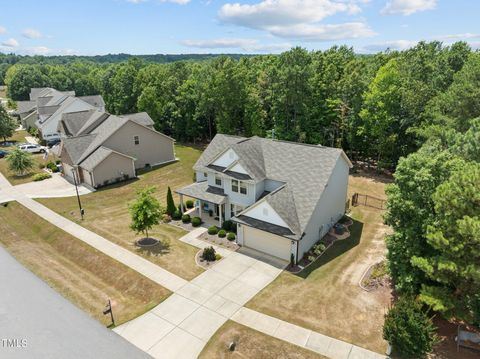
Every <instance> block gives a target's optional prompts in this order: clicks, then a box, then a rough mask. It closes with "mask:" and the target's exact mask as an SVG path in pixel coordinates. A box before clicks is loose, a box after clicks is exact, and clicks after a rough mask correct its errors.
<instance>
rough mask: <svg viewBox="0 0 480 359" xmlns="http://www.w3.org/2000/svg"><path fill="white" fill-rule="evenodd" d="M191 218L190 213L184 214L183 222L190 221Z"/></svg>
mask: <svg viewBox="0 0 480 359" xmlns="http://www.w3.org/2000/svg"><path fill="white" fill-rule="evenodd" d="M190 220H191V218H190V215H189V214H184V215H183V216H182V222H183V223H190Z"/></svg>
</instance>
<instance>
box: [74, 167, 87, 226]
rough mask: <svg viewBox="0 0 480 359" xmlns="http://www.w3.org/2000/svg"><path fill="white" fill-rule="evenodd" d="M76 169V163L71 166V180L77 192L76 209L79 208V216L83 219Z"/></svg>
mask: <svg viewBox="0 0 480 359" xmlns="http://www.w3.org/2000/svg"><path fill="white" fill-rule="evenodd" d="M77 171H78V165H75V166H73V170H72V173H73V182H74V183H75V191H76V192H77V201H78V209H79V210H80V216H81V217H82V221H83V214H84V213H85V211H84V210H83V208H82V202H81V201H80V195H79V194H78V183H77Z"/></svg>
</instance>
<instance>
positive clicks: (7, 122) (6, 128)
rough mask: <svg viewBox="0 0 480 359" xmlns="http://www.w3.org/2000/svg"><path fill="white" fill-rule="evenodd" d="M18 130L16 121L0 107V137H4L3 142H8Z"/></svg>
mask: <svg viewBox="0 0 480 359" xmlns="http://www.w3.org/2000/svg"><path fill="white" fill-rule="evenodd" d="M16 128H17V123H16V121H15V120H14V119H13V118H12V117H10V115H9V114H8V113H7V111H6V110H5V108H4V107H3V106H2V105H0V137H3V141H6V140H7V137H11V136H12V135H13V133H14V132H15V129H16Z"/></svg>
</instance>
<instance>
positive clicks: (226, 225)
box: [222, 220, 233, 231]
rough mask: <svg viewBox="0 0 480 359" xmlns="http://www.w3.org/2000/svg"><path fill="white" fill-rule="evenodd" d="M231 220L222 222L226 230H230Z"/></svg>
mask: <svg viewBox="0 0 480 359" xmlns="http://www.w3.org/2000/svg"><path fill="white" fill-rule="evenodd" d="M232 224H233V223H232V221H229V220H226V221H225V222H223V224H222V228H223V229H224V230H226V231H231V230H232Z"/></svg>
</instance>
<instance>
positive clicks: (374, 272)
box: [360, 261, 390, 292]
mask: <svg viewBox="0 0 480 359" xmlns="http://www.w3.org/2000/svg"><path fill="white" fill-rule="evenodd" d="M385 266H386V264H385V261H382V262H379V263H376V264H374V265H372V266H370V268H368V269H367V271H366V272H365V274H364V275H363V276H362V279H361V280H360V287H362V289H364V290H366V291H367V292H371V291H373V290H376V289H378V288H381V287H388V286H390V277H389V275H388V273H387V270H386V268H385Z"/></svg>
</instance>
